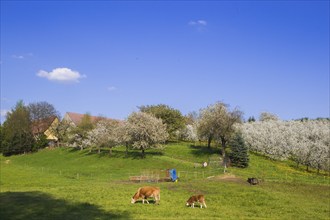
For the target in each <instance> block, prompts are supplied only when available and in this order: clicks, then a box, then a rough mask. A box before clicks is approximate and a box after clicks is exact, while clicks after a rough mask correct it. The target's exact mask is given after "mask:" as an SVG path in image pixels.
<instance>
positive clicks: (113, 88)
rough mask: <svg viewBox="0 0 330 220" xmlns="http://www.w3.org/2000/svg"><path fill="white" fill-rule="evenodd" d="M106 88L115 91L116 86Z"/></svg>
mask: <svg viewBox="0 0 330 220" xmlns="http://www.w3.org/2000/svg"><path fill="white" fill-rule="evenodd" d="M107 89H108V91H115V90H116V89H117V88H116V87H114V86H109V87H108V88H107Z"/></svg>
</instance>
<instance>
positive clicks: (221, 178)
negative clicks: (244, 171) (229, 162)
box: [212, 174, 246, 183]
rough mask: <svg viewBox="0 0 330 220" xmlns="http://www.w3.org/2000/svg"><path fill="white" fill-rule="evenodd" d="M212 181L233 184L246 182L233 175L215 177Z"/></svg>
mask: <svg viewBox="0 0 330 220" xmlns="http://www.w3.org/2000/svg"><path fill="white" fill-rule="evenodd" d="M212 179H214V180H218V181H222V182H234V183H245V182H246V181H245V180H243V179H242V178H240V177H237V176H235V175H233V174H224V175H221V176H215V177H213V178H212Z"/></svg>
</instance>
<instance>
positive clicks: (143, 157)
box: [141, 149, 144, 158]
mask: <svg viewBox="0 0 330 220" xmlns="http://www.w3.org/2000/svg"><path fill="white" fill-rule="evenodd" d="M141 156H142V158H144V149H142V155H141Z"/></svg>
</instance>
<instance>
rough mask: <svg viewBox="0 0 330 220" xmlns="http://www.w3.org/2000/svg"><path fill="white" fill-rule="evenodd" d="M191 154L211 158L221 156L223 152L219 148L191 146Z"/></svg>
mask: <svg viewBox="0 0 330 220" xmlns="http://www.w3.org/2000/svg"><path fill="white" fill-rule="evenodd" d="M189 147H190V149H191V153H192V154H193V155H195V156H211V155H214V154H217V155H220V153H221V150H220V149H219V148H215V147H211V148H208V147H206V146H196V145H190V146H189Z"/></svg>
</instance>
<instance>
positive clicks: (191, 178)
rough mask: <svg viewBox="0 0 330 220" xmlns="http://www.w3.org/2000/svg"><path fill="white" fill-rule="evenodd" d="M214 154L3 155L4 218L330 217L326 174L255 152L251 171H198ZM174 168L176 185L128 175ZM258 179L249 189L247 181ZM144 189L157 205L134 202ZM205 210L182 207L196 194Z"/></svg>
mask: <svg viewBox="0 0 330 220" xmlns="http://www.w3.org/2000/svg"><path fill="white" fill-rule="evenodd" d="M217 151H218V150H217V149H211V150H209V149H207V148H206V147H196V146H191V145H190V144H188V143H171V144H169V145H168V146H167V147H166V148H165V149H163V150H149V151H147V154H146V158H145V159H140V152H135V151H132V152H130V153H129V155H128V156H125V149H124V148H116V149H115V150H114V152H113V156H112V157H109V156H108V155H107V152H103V153H102V154H101V155H97V154H95V153H89V152H88V151H77V150H74V149H67V148H59V149H52V150H51V149H45V150H42V151H40V152H38V153H34V154H28V155H20V156H12V157H3V156H0V158H1V178H0V188H1V193H0V214H1V215H0V218H1V219H117V218H122V219H330V217H329V216H330V183H329V180H330V178H329V176H327V175H326V174H325V173H323V174H322V173H321V174H316V172H305V171H304V169H301V168H296V167H295V165H294V164H293V163H291V162H290V161H286V162H278V161H272V160H268V159H267V158H264V157H261V156H257V155H254V154H250V166H249V167H248V168H246V169H238V168H229V170H228V173H227V174H223V169H221V168H211V167H207V168H201V167H197V168H194V166H195V164H196V163H198V164H200V163H202V162H203V161H208V158H209V157H210V156H211V155H213V154H216V153H217ZM170 168H176V169H177V172H178V174H179V175H180V179H179V181H178V182H177V183H173V182H159V183H156V182H149V183H131V182H129V181H128V180H129V176H132V175H140V174H141V173H151V172H160V173H165V170H166V169H170ZM252 176H254V177H258V178H261V179H262V180H263V181H262V182H261V184H260V185H257V186H250V185H249V184H248V183H247V182H246V179H247V177H252ZM144 185H153V186H159V187H160V188H161V201H160V205H154V204H149V205H148V204H142V203H141V202H137V203H136V204H130V198H131V197H132V195H133V194H134V193H135V191H136V190H137V189H138V188H139V187H140V186H144ZM197 193H202V194H204V195H205V197H206V204H207V209H200V208H194V209H192V208H188V207H185V201H186V200H187V199H188V198H189V196H190V195H192V194H197Z"/></svg>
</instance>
